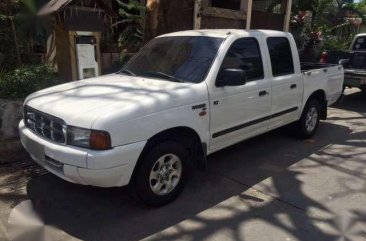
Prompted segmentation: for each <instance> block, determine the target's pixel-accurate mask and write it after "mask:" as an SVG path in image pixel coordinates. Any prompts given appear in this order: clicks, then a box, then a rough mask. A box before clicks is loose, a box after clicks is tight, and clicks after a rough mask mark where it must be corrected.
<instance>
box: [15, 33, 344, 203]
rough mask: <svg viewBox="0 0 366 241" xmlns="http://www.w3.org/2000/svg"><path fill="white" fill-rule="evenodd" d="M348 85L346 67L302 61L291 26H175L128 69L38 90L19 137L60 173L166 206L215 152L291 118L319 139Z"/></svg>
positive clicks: (27, 108)
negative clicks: (124, 188) (183, 28)
mask: <svg viewBox="0 0 366 241" xmlns="http://www.w3.org/2000/svg"><path fill="white" fill-rule="evenodd" d="M342 85H343V68H342V66H340V65H319V64H300V62H299V56H298V52H297V49H296V45H295V42H294V39H293V37H292V36H291V34H289V33H284V32H277V31H266V30H257V31H244V30H200V31H184V32H176V33H171V34H166V35H163V36H159V37H157V38H155V39H153V40H152V41H151V42H150V43H148V44H147V45H146V46H145V47H144V48H143V49H142V50H141V51H140V52H138V53H137V54H136V55H135V56H134V57H133V58H132V59H131V60H130V61H129V62H128V63H127V64H126V65H125V66H124V68H123V69H122V70H121V71H120V72H118V73H115V74H112V75H107V76H101V77H97V78H92V79H86V80H81V81H75V82H71V83H67V84H63V85H59V86H55V87H52V88H48V89H44V90H41V91H38V92H36V93H34V94H32V95H30V96H29V97H28V98H27V99H26V100H25V103H24V120H22V121H21V122H20V124H19V129H20V136H21V141H22V143H23V145H24V147H25V149H26V150H27V151H28V152H29V153H30V155H31V156H32V158H33V159H34V160H35V161H36V162H38V163H39V164H40V165H42V166H44V167H45V168H46V169H47V170H49V171H50V172H52V173H54V174H55V175H57V176H59V177H61V178H63V179H65V180H67V181H70V182H73V183H79V184H84V185H93V186H99V187H113V186H125V185H128V184H130V185H131V186H133V187H134V189H133V190H135V191H136V193H137V196H138V197H139V198H140V199H141V200H142V201H143V202H145V203H146V204H148V205H152V206H159V205H163V204H166V203H168V202H170V201H172V200H173V199H174V198H176V197H177V196H178V195H179V193H180V192H181V191H182V188H183V186H184V183H185V181H186V179H187V177H189V175H190V174H189V170H190V168H192V167H196V168H204V167H205V166H206V156H207V155H209V154H211V153H213V152H216V151H218V150H220V149H223V148H225V147H228V146H230V145H233V144H235V143H238V142H241V141H243V140H245V139H248V138H250V137H253V136H256V135H259V134H261V133H264V132H268V131H270V130H273V129H275V128H278V127H280V126H284V125H287V124H290V123H294V126H295V128H296V131H297V132H298V133H299V135H300V136H301V137H303V138H309V137H311V136H312V135H313V134H314V132H315V131H316V129H317V127H318V124H319V120H320V119H326V117H327V106H328V105H330V104H332V103H334V102H335V101H336V100H337V99H338V97H339V96H340V95H341V92H342ZM269 148H270V147H269Z"/></svg>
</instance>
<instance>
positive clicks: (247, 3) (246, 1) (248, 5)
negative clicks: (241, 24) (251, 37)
mask: <svg viewBox="0 0 366 241" xmlns="http://www.w3.org/2000/svg"><path fill="white" fill-rule="evenodd" d="M252 8H253V0H241V2H240V10H241V11H244V12H246V15H247V19H246V26H245V29H246V30H249V29H250V24H251V21H252Z"/></svg>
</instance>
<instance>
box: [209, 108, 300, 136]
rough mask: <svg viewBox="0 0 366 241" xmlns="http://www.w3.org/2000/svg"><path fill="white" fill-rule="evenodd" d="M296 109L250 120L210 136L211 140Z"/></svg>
mask: <svg viewBox="0 0 366 241" xmlns="http://www.w3.org/2000/svg"><path fill="white" fill-rule="evenodd" d="M298 109H299V107H293V108H290V109H287V110H284V111H281V112H278V113H276V114H273V115H269V116H265V117H262V118H259V119H256V120H252V121H249V122H247V123H244V124H241V125H238V126H234V127H231V128H228V129H225V130H222V131H219V132H216V133H214V134H213V135H212V138H216V137H219V136H223V135H226V134H229V133H231V132H234V131H237V130H240V129H243V128H246V127H249V126H251V125H256V124H259V123H260V122H263V121H266V120H269V119H271V118H276V117H279V116H281V115H285V114H288V113H291V112H293V111H296V110H298Z"/></svg>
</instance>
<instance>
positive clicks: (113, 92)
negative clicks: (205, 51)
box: [25, 74, 207, 128]
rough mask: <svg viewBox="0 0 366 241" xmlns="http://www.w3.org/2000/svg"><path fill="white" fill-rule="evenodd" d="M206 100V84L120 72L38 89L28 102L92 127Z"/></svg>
mask: <svg viewBox="0 0 366 241" xmlns="http://www.w3.org/2000/svg"><path fill="white" fill-rule="evenodd" d="M203 100H207V88H206V85H205V83H204V82H203V83H200V84H192V83H176V82H171V81H166V80H158V79H150V78H142V77H132V76H125V75H120V74H113V75H106V76H102V77H97V78H92V79H87V80H81V81H74V82H70V83H67V84H62V85H58V86H54V87H51V88H48V89H44V90H41V91H38V92H35V93H33V94H31V95H30V96H28V97H27V99H26V100H25V105H28V106H30V107H32V108H34V109H37V110H39V111H42V112H44V113H47V114H50V115H53V116H56V117H58V118H61V119H63V120H64V121H65V122H66V123H67V124H68V125H74V126H79V127H85V128H92V125H93V123H94V121H95V120H96V119H98V118H100V117H106V116H108V115H112V114H115V113H116V112H117V113H118V115H119V116H121V118H120V119H119V121H126V120H131V119H134V118H138V117H140V116H143V115H148V114H151V113H154V112H158V111H162V110H165V109H169V108H174V107H178V106H182V105H188V104H193V103H197V102H200V101H203Z"/></svg>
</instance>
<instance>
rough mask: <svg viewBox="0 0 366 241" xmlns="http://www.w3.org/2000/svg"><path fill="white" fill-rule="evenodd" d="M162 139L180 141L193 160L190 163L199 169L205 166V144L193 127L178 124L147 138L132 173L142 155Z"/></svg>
mask: <svg viewBox="0 0 366 241" xmlns="http://www.w3.org/2000/svg"><path fill="white" fill-rule="evenodd" d="M163 141H176V142H179V143H181V144H182V145H183V147H184V148H185V149H186V150H187V151H188V154H189V156H190V159H191V160H193V163H191V164H193V165H195V166H196V167H197V168H198V169H201V170H202V169H205V168H206V166H207V159H206V155H207V144H206V143H204V142H202V140H201V138H200V136H199V135H198V133H197V132H196V131H195V130H194V129H192V128H190V127H187V126H179V127H173V128H169V129H166V130H163V131H160V132H158V133H156V134H155V135H153V136H152V137H150V138H149V139H148V140H147V143H146V145H145V147H144V148H143V150H142V152H141V154H140V156H139V158H138V161H137V164H136V166H135V170H134V172H133V175H134V173H135V171H136V170H137V169H138V167H139V164H140V163H141V160H142V159H143V157H144V155H146V154H147V152H148V151H149V150H150V149H151V148H152V147H154V146H155V145H157V144H158V143H160V142H163Z"/></svg>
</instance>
